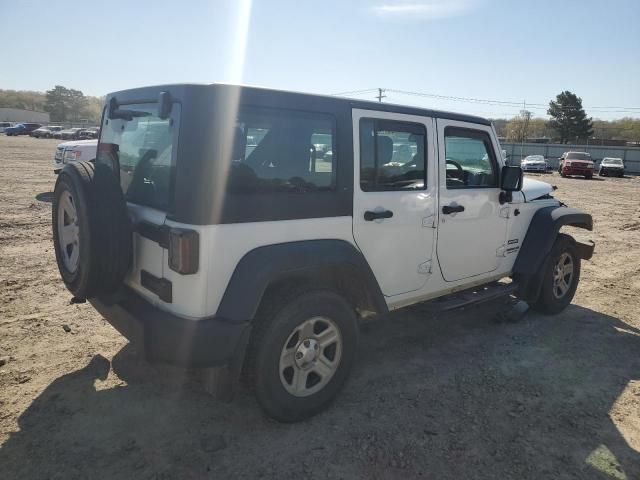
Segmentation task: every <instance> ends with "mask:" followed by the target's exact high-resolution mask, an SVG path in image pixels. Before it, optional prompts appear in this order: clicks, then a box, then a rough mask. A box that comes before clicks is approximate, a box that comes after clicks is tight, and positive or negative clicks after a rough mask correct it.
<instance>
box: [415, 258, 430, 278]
mask: <svg viewBox="0 0 640 480" xmlns="http://www.w3.org/2000/svg"><path fill="white" fill-rule="evenodd" d="M418 273H420V274H423V275H429V274H430V273H431V260H429V261H427V262H424V263H421V264H420V265H418Z"/></svg>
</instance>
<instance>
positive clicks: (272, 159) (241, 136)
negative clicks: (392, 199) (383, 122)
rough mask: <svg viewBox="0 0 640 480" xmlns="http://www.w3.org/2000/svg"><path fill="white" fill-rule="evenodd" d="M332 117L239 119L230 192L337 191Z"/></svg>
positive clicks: (272, 112) (272, 114) (270, 112)
mask: <svg viewBox="0 0 640 480" xmlns="http://www.w3.org/2000/svg"><path fill="white" fill-rule="evenodd" d="M335 162H336V154H335V121H334V119H333V117H331V116H330V115H324V114H311V113H305V112H295V111H289V110H276V109H246V110H242V111H241V112H240V114H239V116H238V119H237V122H236V130H235V140H234V148H233V154H232V160H231V171H230V175H229V182H228V186H227V188H228V191H229V192H232V193H263V192H310V191H322V190H333V189H334V188H335V170H336V169H335V164H336V163H335Z"/></svg>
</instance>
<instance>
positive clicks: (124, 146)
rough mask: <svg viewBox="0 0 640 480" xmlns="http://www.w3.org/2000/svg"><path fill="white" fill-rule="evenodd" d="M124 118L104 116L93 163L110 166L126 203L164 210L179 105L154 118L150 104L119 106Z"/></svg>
mask: <svg viewBox="0 0 640 480" xmlns="http://www.w3.org/2000/svg"><path fill="white" fill-rule="evenodd" d="M120 108H121V109H125V110H128V111H131V112H133V114H132V115H131V117H130V118H128V119H120V118H116V119H109V118H107V117H106V116H105V120H104V123H103V126H102V135H101V137H100V145H99V150H98V155H97V161H98V162H100V163H106V164H108V165H111V166H113V168H114V169H115V170H117V171H118V172H119V175H120V185H121V187H122V191H123V193H124V195H125V198H126V200H127V201H128V202H133V203H138V204H140V205H146V206H149V207H153V208H156V209H159V210H164V211H166V210H168V209H169V206H170V203H171V196H172V190H173V182H174V176H175V147H176V146H177V135H178V121H179V115H180V105H179V104H174V105H173V108H172V111H171V117H169V118H166V119H161V118H159V117H158V105H157V104H154V103H146V104H135V105H122V106H120Z"/></svg>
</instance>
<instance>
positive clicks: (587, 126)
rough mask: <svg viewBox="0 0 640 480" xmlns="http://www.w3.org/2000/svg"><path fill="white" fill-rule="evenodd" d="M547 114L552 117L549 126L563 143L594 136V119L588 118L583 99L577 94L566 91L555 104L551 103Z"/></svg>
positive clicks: (557, 97) (558, 97) (557, 98)
mask: <svg viewBox="0 0 640 480" xmlns="http://www.w3.org/2000/svg"><path fill="white" fill-rule="evenodd" d="M547 114H548V115H550V116H551V120H550V121H549V126H550V127H551V128H553V129H554V130H555V131H556V132H557V133H558V135H559V136H560V142H561V143H567V142H568V141H569V140H573V139H576V138H581V139H586V138H589V137H590V136H591V135H593V123H592V121H591V120H592V119H591V117H589V118H587V114H586V112H585V111H584V108H582V99H581V98H580V97H578V96H577V95H576V94H575V93H571V92H570V91H568V90H565V91H564V92H562V93H561V94H559V95H558V96H556V100H555V102H554V101H553V100H552V101H551V102H549V110H547Z"/></svg>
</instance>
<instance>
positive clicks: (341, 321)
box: [248, 290, 358, 422]
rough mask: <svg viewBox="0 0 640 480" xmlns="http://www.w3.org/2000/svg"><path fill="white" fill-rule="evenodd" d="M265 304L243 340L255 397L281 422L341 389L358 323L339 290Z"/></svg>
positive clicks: (301, 415)
mask: <svg viewBox="0 0 640 480" xmlns="http://www.w3.org/2000/svg"><path fill="white" fill-rule="evenodd" d="M289 298H291V300H290V301H287V302H283V303H280V305H281V307H280V308H278V307H275V308H267V309H266V310H267V312H268V311H271V312H272V313H271V314H269V313H266V316H265V317H264V318H259V319H257V322H259V323H258V324H257V325H256V328H255V330H254V332H253V335H252V340H251V342H250V344H249V351H248V355H249V365H250V368H251V372H250V374H251V375H252V377H253V381H254V386H255V392H256V396H257V398H258V402H259V403H260V405H261V406H262V408H263V409H264V410H265V412H266V413H267V414H268V415H269V416H271V417H273V418H275V419H276V420H279V421H281V422H296V421H299V420H303V419H305V418H308V417H310V416H312V415H315V414H316V413H318V412H320V411H322V410H324V409H325V408H326V407H327V406H328V405H329V404H330V403H331V402H332V401H333V399H334V398H335V397H336V396H337V394H338V392H340V390H341V389H342V387H343V385H344V383H345V381H346V380H347V377H348V375H349V372H350V370H351V367H352V366H353V363H354V361H355V355H356V348H357V340H358V326H357V319H356V315H355V312H354V310H353V309H352V308H351V306H350V305H349V304H348V303H347V302H346V301H345V300H344V299H343V298H342V297H340V296H339V295H337V294H336V293H334V292H332V291H328V290H315V291H311V292H308V293H305V294H302V295H297V296H293V297H292V296H289Z"/></svg>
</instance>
